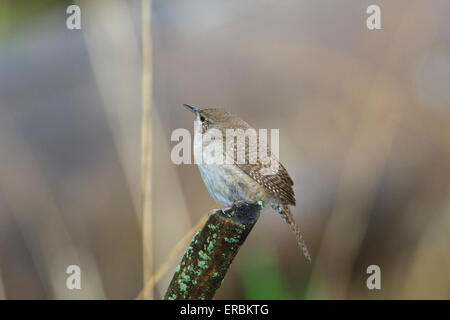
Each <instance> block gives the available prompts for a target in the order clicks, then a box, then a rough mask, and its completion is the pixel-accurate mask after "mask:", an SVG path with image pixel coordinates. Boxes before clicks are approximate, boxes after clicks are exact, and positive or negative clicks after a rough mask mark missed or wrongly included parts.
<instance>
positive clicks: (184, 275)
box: [181, 271, 191, 282]
mask: <svg viewBox="0 0 450 320" xmlns="http://www.w3.org/2000/svg"><path fill="white" fill-rule="evenodd" d="M181 278H183V280H184V281H186V282H189V281H191V277H189V276H188V275H187V274H185V273H184V271H183V272H182V273H181Z"/></svg>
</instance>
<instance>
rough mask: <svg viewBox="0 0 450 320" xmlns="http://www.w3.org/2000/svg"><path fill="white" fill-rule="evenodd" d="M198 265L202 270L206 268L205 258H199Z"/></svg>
mask: <svg viewBox="0 0 450 320" xmlns="http://www.w3.org/2000/svg"><path fill="white" fill-rule="evenodd" d="M198 266H199V267H200V269H203V270H205V269H208V262H206V261H205V260H200V261H199V262H198Z"/></svg>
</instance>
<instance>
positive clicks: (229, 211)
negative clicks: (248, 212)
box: [209, 200, 247, 216]
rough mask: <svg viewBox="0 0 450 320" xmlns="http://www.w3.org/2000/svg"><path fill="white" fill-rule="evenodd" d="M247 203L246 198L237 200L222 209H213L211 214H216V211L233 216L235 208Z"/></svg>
mask: <svg viewBox="0 0 450 320" xmlns="http://www.w3.org/2000/svg"><path fill="white" fill-rule="evenodd" d="M245 204H247V202H245V201H244V200H236V201H235V202H233V204H232V205H231V206H230V207H224V208H221V209H213V210H211V211H210V212H209V214H210V215H211V214H216V213H220V214H223V215H226V216H233V215H234V210H235V209H236V208H238V207H240V206H243V205H245Z"/></svg>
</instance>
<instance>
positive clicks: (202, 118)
mask: <svg viewBox="0 0 450 320" xmlns="http://www.w3.org/2000/svg"><path fill="white" fill-rule="evenodd" d="M184 106H185V107H186V108H188V109H189V110H190V111H191V112H193V113H194V114H195V120H194V123H195V126H198V127H200V126H201V128H202V133H205V132H206V131H207V130H208V129H210V128H215V129H218V130H221V131H225V130H226V129H244V130H245V129H248V128H250V125H249V124H248V123H247V122H245V121H244V120H242V119H241V118H239V117H238V116H235V115H233V114H231V113H228V112H226V111H223V110H221V109H215V108H209V109H200V108H198V107H195V106H192V105H189V104H185V105H184Z"/></svg>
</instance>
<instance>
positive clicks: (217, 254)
mask: <svg viewBox="0 0 450 320" xmlns="http://www.w3.org/2000/svg"><path fill="white" fill-rule="evenodd" d="M260 211H261V205H260V204H257V203H255V204H248V203H240V204H237V205H234V206H233V207H232V208H230V209H226V210H214V211H212V212H211V214H210V216H209V218H208V220H207V221H206V223H205V225H204V226H203V228H202V229H201V230H200V231H198V232H197V233H196V234H195V235H194V237H193V239H192V241H191V243H190V245H189V247H188V248H187V250H186V252H185V253H184V255H183V258H182V260H181V262H180V264H179V265H178V267H177V269H176V271H175V274H174V276H173V278H172V281H171V282H170V285H169V288H168V289H167V292H166V294H165V296H164V299H168V300H178V299H185V300H199V299H212V298H213V297H214V294H215V293H216V291H217V289H218V288H219V287H220V285H221V284H222V282H223V279H224V278H225V275H226V273H227V271H228V268H229V267H230V265H231V263H232V262H233V259H234V257H235V256H236V254H237V252H238V250H239V248H240V247H241V245H242V244H243V243H244V241H245V240H246V238H247V236H248V234H249V233H250V231H251V230H252V228H253V226H254V225H255V223H256V221H257V220H258V218H259V213H260Z"/></svg>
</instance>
